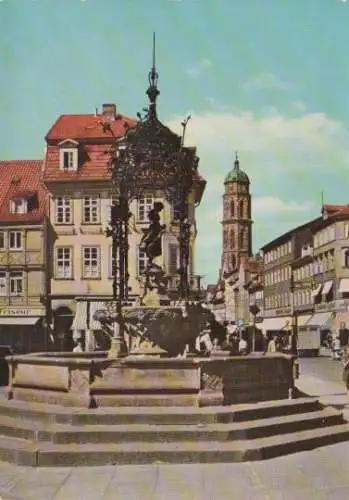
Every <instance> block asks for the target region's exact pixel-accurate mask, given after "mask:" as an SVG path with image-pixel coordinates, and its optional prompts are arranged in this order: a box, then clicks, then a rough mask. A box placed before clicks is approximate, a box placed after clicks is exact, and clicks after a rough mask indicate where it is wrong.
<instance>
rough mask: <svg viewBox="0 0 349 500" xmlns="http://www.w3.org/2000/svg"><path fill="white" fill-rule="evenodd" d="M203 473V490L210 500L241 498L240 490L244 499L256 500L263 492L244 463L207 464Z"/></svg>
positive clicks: (236, 499) (238, 499)
mask: <svg viewBox="0 0 349 500" xmlns="http://www.w3.org/2000/svg"><path fill="white" fill-rule="evenodd" d="M203 474H204V482H205V490H206V492H207V495H208V498H210V499H212V500H217V499H220V500H221V499H222V500H241V498H242V496H241V495H242V492H243V499H244V500H245V499H246V500H250V499H251V500H252V499H253V500H256V499H257V498H259V497H258V494H259V495H262V493H263V491H262V486H261V485H260V483H259V482H258V481H256V480H255V478H254V477H253V474H251V470H250V469H249V467H248V466H247V464H246V463H243V464H221V466H219V464H214V466H212V467H211V466H209V465H208V466H207V467H206V469H205V470H204V471H203ZM261 498H263V497H262V496H261Z"/></svg>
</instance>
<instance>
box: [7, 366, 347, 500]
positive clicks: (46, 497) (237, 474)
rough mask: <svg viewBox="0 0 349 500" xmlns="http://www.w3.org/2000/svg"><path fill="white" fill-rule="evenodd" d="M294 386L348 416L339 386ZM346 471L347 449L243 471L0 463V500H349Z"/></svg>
mask: <svg viewBox="0 0 349 500" xmlns="http://www.w3.org/2000/svg"><path fill="white" fill-rule="evenodd" d="M298 386H299V388H300V390H302V391H304V392H307V393H308V394H311V395H318V396H319V397H320V399H321V400H322V401H323V402H324V403H326V404H330V405H334V406H337V407H338V408H340V409H343V410H344V414H345V416H346V412H347V407H348V396H347V395H346V394H345V392H344V389H343V385H342V384H340V383H334V382H331V381H328V382H325V381H323V380H320V379H319V378H317V377H316V376H313V375H306V376H305V375H304V376H303V377H301V379H300V380H299V382H298ZM347 413H348V419H349V410H348V412H347ZM348 465H349V442H347V443H340V444H336V445H332V446H327V447H324V448H319V449H316V450H312V451H307V452H301V453H296V454H293V455H288V456H285V457H280V458H275V459H271V460H265V461H261V462H245V463H241V464H205V465H198V464H188V465H185V464H181V465H168V464H162V463H154V464H151V465H144V466H106V467H80V468H46V469H44V468H39V469H32V468H28V467H16V466H13V465H8V464H4V463H0V499H1V500H10V499H13V500H30V499H35V500H102V499H103V500H138V499H139V500H163V499H166V500H172V499H173V500H196V499H198V500H226V499H227V500H235V499H236V500H249V499H251V500H303V499H306V500H325V499H331V500H342V499H343V500H344V499H345V500H347V499H348V498H349V475H348Z"/></svg>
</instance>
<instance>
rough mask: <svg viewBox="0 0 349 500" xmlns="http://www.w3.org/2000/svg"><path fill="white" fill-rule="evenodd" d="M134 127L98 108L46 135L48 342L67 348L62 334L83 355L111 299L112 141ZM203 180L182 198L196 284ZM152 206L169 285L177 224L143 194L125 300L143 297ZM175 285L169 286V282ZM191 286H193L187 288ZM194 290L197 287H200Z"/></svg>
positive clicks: (135, 209)
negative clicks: (78, 344)
mask: <svg viewBox="0 0 349 500" xmlns="http://www.w3.org/2000/svg"><path fill="white" fill-rule="evenodd" d="M135 123H136V122H135V120H133V119H131V118H127V117H125V116H122V115H120V114H119V113H118V112H117V109H116V106H115V105H114V104H105V105H103V109H102V112H101V113H100V114H98V113H96V114H95V115H78V116H77V115H64V116H61V117H59V118H58V120H57V121H56V123H55V124H54V125H53V127H52V128H51V129H50V131H49V132H48V134H47V136H46V143H47V149H46V154H45V160H44V172H43V182H44V184H45V186H46V189H47V190H48V192H49V219H50V223H51V238H52V241H53V244H52V250H51V255H50V258H51V262H52V267H51V269H50V305H51V309H52V324H53V329H54V331H55V337H56V338H57V339H58V340H59V339H60V340H59V342H60V343H61V344H64V345H61V347H62V348H68V346H67V345H66V342H68V343H69V342H70V341H71V339H67V338H66V337H65V334H66V332H69V331H70V332H74V334H75V336H80V335H81V334H82V335H84V336H85V339H86V344H87V347H88V348H92V347H93V344H94V342H95V341H96V339H97V341H98V342H99V343H100V342H102V341H103V336H102V335H101V329H102V327H101V325H100V323H99V322H98V321H96V320H95V319H94V313H95V311H96V310H98V309H101V308H103V307H104V305H103V304H104V303H105V302H106V301H110V300H111V299H112V280H113V276H112V241H111V239H110V238H107V237H106V229H107V227H108V225H109V222H110V214H111V207H112V204H113V188H112V183H111V174H110V171H109V167H110V163H111V160H112V157H113V154H114V151H115V143H116V138H121V137H123V136H124V135H125V132H126V130H127V129H128V128H129V127H132V126H134V125H135ZM204 186H205V181H204V180H203V179H202V178H201V177H199V176H198V178H197V179H195V182H194V187H193V190H192V192H191V193H190V195H189V200H188V203H189V217H190V220H191V223H192V231H191V245H190V255H189V273H190V275H191V280H192V281H195V280H196V276H195V274H194V245H195V237H196V222H195V207H196V206H197V205H198V203H199V202H200V200H201V196H202V194H203V190H204ZM155 201H162V202H163V204H164V209H163V210H162V212H161V217H162V223H163V224H165V225H166V230H165V232H164V235H163V238H162V255H161V257H160V258H159V259H158V260H157V264H159V265H161V266H162V267H163V269H164V271H165V272H166V273H167V274H168V275H169V276H172V277H173V278H175V277H176V276H177V272H178V265H179V241H178V223H177V222H176V214H175V213H174V210H173V207H172V206H171V204H170V203H169V202H168V201H167V200H166V198H165V196H164V193H162V192H160V191H155V190H151V189H150V190H147V191H145V192H143V193H142V194H141V196H140V197H139V198H138V199H135V200H133V201H132V202H131V204H130V212H131V213H132V216H131V218H130V223H129V259H128V266H129V268H128V273H129V287H130V298H131V300H136V298H137V297H139V296H140V295H141V294H142V287H141V281H142V280H141V276H142V273H143V272H144V270H145V268H146V265H147V259H146V255H145V253H144V251H143V250H142V249H141V248H140V242H141V239H142V236H143V235H144V230H145V229H146V228H147V227H148V225H149V220H148V212H149V211H150V209H151V208H152V207H153V204H154V202H155ZM173 281H175V279H174V280H173ZM191 285H192V287H193V286H195V285H196V286H197V284H196V283H191ZM199 286H200V285H199Z"/></svg>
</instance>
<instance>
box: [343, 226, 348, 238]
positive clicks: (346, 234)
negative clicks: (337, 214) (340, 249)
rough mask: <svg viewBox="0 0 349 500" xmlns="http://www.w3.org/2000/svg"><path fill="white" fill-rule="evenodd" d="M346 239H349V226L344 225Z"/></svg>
mask: <svg viewBox="0 0 349 500" xmlns="http://www.w3.org/2000/svg"><path fill="white" fill-rule="evenodd" d="M344 238H345V239H348V238H349V224H345V225H344Z"/></svg>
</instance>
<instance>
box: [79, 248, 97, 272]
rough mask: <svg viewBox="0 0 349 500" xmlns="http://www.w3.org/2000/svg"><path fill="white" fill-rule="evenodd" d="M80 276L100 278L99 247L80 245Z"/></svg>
mask: <svg viewBox="0 0 349 500" xmlns="http://www.w3.org/2000/svg"><path fill="white" fill-rule="evenodd" d="M82 278H83V279H100V278H101V247H99V246H97V245H96V246H83V247H82Z"/></svg>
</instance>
